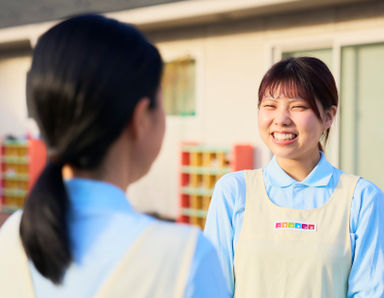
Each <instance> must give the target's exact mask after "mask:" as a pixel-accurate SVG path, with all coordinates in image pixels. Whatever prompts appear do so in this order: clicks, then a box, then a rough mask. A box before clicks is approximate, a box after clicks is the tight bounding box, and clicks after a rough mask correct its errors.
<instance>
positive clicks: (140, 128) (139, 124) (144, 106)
mask: <svg viewBox="0 0 384 298" xmlns="http://www.w3.org/2000/svg"><path fill="white" fill-rule="evenodd" d="M149 104H150V101H149V98H148V97H143V98H142V99H140V100H139V102H138V103H137V104H136V106H135V109H134V111H133V114H132V118H131V121H130V123H129V128H130V134H131V136H132V138H133V140H138V139H141V138H142V137H143V136H145V134H146V129H147V128H148V124H149V113H148V111H149Z"/></svg>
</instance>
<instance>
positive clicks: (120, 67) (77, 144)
mask: <svg viewBox="0 0 384 298" xmlns="http://www.w3.org/2000/svg"><path fill="white" fill-rule="evenodd" d="M162 67H163V63H162V60H161V57H160V54H159V52H158V50H157V49H156V48H155V47H154V46H153V45H152V44H150V43H149V42H148V41H147V40H146V38H145V37H144V36H143V35H142V34H141V33H140V32H139V31H138V30H137V29H135V28H134V27H133V26H131V25H128V24H124V23H120V22H118V21H116V20H113V19H109V18H106V17H103V16H100V15H91V14H88V15H81V16H76V17H73V18H70V19H68V20H65V21H63V22H61V23H59V24H57V25H56V26H54V27H53V28H51V29H49V30H48V31H47V32H46V33H44V34H43V35H42V36H41V37H40V38H39V40H38V43H37V45H36V47H35V49H34V53H33V60H32V66H31V69H30V71H29V72H28V75H27V105H28V109H29V112H30V114H31V116H32V117H33V118H35V120H36V122H37V124H38V126H39V129H40V133H41V137H42V139H43V140H44V141H45V143H46V145H47V149H48V162H47V166H46V167H45V169H44V170H43V172H42V173H41V175H40V177H39V179H38V180H37V182H36V184H35V185H34V187H33V189H32V191H31V192H30V194H29V196H28V199H27V201H26V205H25V207H24V212H23V216H22V220H21V225H20V235H21V240H22V243H23V246H24V249H25V251H26V254H27V255H28V257H29V258H30V259H31V260H32V262H33V263H34V265H35V267H36V268H37V270H38V271H39V272H40V273H41V274H42V275H43V276H45V277H46V278H48V279H50V280H51V281H52V282H54V283H56V284H59V283H60V282H61V281H62V278H63V275H64V273H65V271H66V269H67V267H68V266H69V264H70V263H71V261H72V253H71V244H70V238H69V235H68V225H67V216H68V208H69V200H68V197H67V193H66V188H65V186H64V183H63V177H62V167H63V165H64V164H70V165H72V166H73V167H75V168H78V169H94V168H97V167H98V166H99V165H100V164H101V162H102V160H103V158H104V157H105V155H106V152H107V150H108V149H109V147H110V145H111V144H112V143H113V142H114V141H115V140H116V139H117V138H118V136H119V135H120V134H121V133H122V131H123V128H124V127H126V126H127V125H128V124H129V122H130V120H131V116H132V113H133V111H134V108H135V106H136V104H137V103H138V102H139V100H140V99H141V98H143V97H148V98H149V99H150V105H149V107H150V108H155V106H156V93H157V90H158V87H159V84H160V79H161V73H162Z"/></svg>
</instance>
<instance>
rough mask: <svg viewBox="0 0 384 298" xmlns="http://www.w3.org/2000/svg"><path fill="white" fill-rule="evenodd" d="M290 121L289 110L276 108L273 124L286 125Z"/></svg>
mask: <svg viewBox="0 0 384 298" xmlns="http://www.w3.org/2000/svg"><path fill="white" fill-rule="evenodd" d="M291 123H292V120H291V117H290V114H289V111H287V110H285V109H279V110H276V114H275V119H274V124H275V125H279V126H288V125H290V124H291Z"/></svg>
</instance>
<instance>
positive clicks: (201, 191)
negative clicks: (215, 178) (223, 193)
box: [181, 186, 213, 196]
mask: <svg viewBox="0 0 384 298" xmlns="http://www.w3.org/2000/svg"><path fill="white" fill-rule="evenodd" d="M181 192H182V193H183V194H186V195H196V196H212V193H213V189H206V188H202V187H199V188H196V187H189V186H186V187H183V188H182V189H181Z"/></svg>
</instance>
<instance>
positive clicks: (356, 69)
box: [339, 43, 384, 189]
mask: <svg viewBox="0 0 384 298" xmlns="http://www.w3.org/2000/svg"><path fill="white" fill-rule="evenodd" d="M383 77H384V43H379V44H369V45H358V46H347V47H343V48H342V49H341V80H340V82H341V83H340V95H341V103H340V110H339V112H340V140H339V141H340V151H339V161H340V167H341V169H342V170H344V171H346V172H349V173H354V174H357V175H360V176H362V177H364V178H366V179H369V180H371V181H373V182H374V183H376V184H377V185H378V186H379V187H380V188H382V189H384V175H383V174H382V171H383V167H384V156H383V153H382V152H383V149H384V124H383V122H382V121H381V120H384V81H383Z"/></svg>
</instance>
